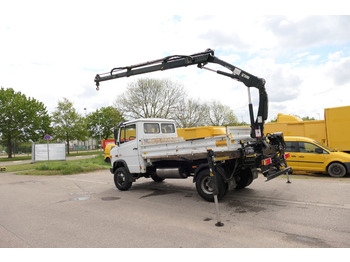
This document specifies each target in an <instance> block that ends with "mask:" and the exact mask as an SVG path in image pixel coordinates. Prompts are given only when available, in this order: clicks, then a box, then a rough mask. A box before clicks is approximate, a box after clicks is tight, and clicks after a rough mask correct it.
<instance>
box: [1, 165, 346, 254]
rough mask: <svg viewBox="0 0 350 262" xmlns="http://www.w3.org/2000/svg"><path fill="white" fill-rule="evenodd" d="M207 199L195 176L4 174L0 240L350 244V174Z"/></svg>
mask: <svg viewBox="0 0 350 262" xmlns="http://www.w3.org/2000/svg"><path fill="white" fill-rule="evenodd" d="M291 181H292V184H287V183H286V179H284V178H276V179H274V180H272V181H269V182H264V178H263V177H262V176H260V177H259V178H258V179H257V180H255V181H254V182H253V183H252V184H251V185H250V186H249V187H248V188H246V189H243V190H240V191H236V190H235V191H233V192H229V193H228V194H227V195H226V196H225V198H224V199H223V200H222V201H220V202H219V211H220V218H221V221H222V222H223V223H224V226H223V227H217V226H216V225H215V224H216V222H217V216H216V214H217V213H216V209H215V206H214V204H213V203H209V202H206V201H204V200H203V199H202V198H200V197H199V195H198V194H197V192H196V190H195V185H194V184H193V183H192V179H185V180H182V179H177V180H170V179H169V180H165V181H164V182H162V183H155V182H153V181H152V180H150V179H144V178H141V179H139V180H137V181H136V182H135V183H134V184H133V186H132V188H131V189H130V190H128V191H119V190H117V189H116V188H115V186H114V183H113V177H112V175H111V174H110V173H109V172H108V171H98V172H93V173H86V174H78V175H66V176H28V175H15V174H12V173H0V198H1V202H0V210H1V212H0V247H2V248H3V247H39V248H47V247H49V248H50V247H51V248H56V247H60V248H64V247H86V248H88V247H97V248H102V247H115V248H120V247H124V248H128V247H147V248H148V247H151V248H159V247H170V248H180V247H183V248H187V247H192V248H206V247H214V248H217V247H228V248H237V247H240V248H242V247H258V248H260V247H284V248H296V247H299V248H310V247H318V248H331V247H342V248H348V247H350V226H349V219H350V178H349V177H347V178H342V179H333V178H329V177H301V178H300V177H297V176H295V177H293V176H292V177H291Z"/></svg>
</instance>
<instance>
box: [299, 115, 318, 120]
mask: <svg viewBox="0 0 350 262" xmlns="http://www.w3.org/2000/svg"><path fill="white" fill-rule="evenodd" d="M302 120H303V121H314V120H316V119H315V118H314V117H309V116H305V117H303V118H302Z"/></svg>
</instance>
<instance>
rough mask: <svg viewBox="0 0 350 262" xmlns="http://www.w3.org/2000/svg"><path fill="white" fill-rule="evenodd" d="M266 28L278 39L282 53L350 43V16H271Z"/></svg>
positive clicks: (266, 22) (265, 23) (267, 20)
mask: <svg viewBox="0 0 350 262" xmlns="http://www.w3.org/2000/svg"><path fill="white" fill-rule="evenodd" d="M264 26H265V28H266V29H267V30H269V31H271V32H272V34H273V35H274V36H275V37H276V39H277V42H278V46H279V49H280V51H281V50H283V49H289V50H290V49H293V50H305V49H307V48H312V47H317V46H322V45H341V44H344V43H347V42H349V36H348V33H347V32H349V31H350V16H307V17H287V16H270V17H268V18H267V19H266V20H265V22H264Z"/></svg>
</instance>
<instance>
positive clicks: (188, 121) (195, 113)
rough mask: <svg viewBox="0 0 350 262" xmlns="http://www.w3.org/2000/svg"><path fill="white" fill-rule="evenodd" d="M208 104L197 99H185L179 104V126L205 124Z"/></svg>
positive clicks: (177, 121) (176, 116) (177, 118)
mask: <svg viewBox="0 0 350 262" xmlns="http://www.w3.org/2000/svg"><path fill="white" fill-rule="evenodd" d="M205 113H206V106H205V105H204V104H201V103H200V101H199V100H198V99H197V100H196V99H191V98H190V99H187V100H184V101H183V102H182V103H180V105H179V106H178V109H177V112H176V114H175V117H174V119H175V121H176V124H177V126H178V127H179V128H186V127H196V126H203V125H205V121H204V120H205V117H206V114H205Z"/></svg>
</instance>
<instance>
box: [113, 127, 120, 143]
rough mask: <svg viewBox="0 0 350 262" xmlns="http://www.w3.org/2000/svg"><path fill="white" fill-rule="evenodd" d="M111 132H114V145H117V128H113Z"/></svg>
mask: <svg viewBox="0 0 350 262" xmlns="http://www.w3.org/2000/svg"><path fill="white" fill-rule="evenodd" d="M113 132H114V143H115V144H116V145H119V143H118V128H115V129H114V131H113Z"/></svg>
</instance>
